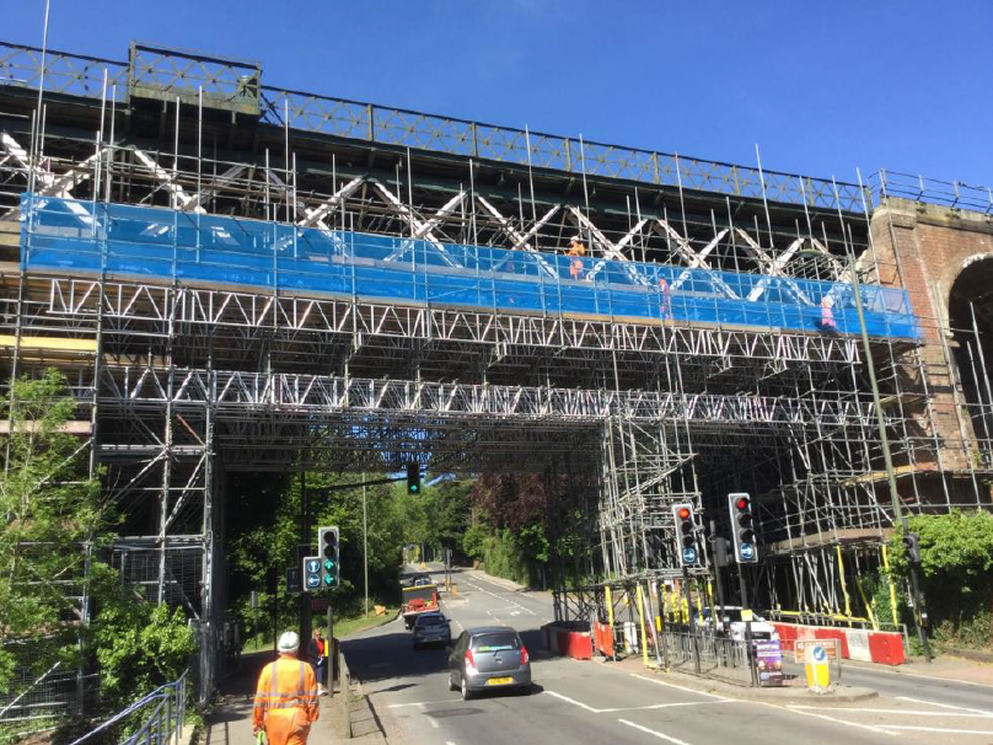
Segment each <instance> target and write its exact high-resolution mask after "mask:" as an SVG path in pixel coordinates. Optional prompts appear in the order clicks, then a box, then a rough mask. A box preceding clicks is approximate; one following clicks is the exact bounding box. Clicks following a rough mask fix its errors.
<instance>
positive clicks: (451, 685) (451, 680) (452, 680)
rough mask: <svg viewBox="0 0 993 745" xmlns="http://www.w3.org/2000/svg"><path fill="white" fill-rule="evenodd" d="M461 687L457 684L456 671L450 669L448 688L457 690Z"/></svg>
mask: <svg viewBox="0 0 993 745" xmlns="http://www.w3.org/2000/svg"><path fill="white" fill-rule="evenodd" d="M458 689H459V687H458V686H457V685H455V672H454V671H452V670H449V671H448V690H450V691H457V690H458Z"/></svg>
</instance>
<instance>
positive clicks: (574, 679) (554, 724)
mask: <svg viewBox="0 0 993 745" xmlns="http://www.w3.org/2000/svg"><path fill="white" fill-rule="evenodd" d="M434 576H435V577H436V578H437V579H438V581H441V579H442V575H441V574H440V573H435V574H434ZM456 581H457V582H458V588H459V596H460V597H458V598H451V597H446V598H444V600H443V610H444V612H445V613H446V615H448V617H449V618H451V619H452V631H453V636H456V635H457V634H458V633H460V632H461V630H462V629H463V628H466V627H471V626H478V625H490V624H494V623H499V624H505V625H508V626H512V627H514V628H516V629H517V630H518V631H519V632H521V636H522V637H523V639H524V642H525V644H526V646H527V647H528V648H529V649H531V650H540V649H541V646H542V645H541V642H540V634H539V631H538V629H539V628H540V626H541V625H542V624H543V623H546V622H547V621H548V620H549V619H550V618H551V600H550V596H548V595H547V594H542V593H523V592H515V591H512V590H509V589H507V588H506V587H504V586H502V585H500V584H497V583H495V582H492V581H489V580H487V579H485V578H483V577H481V576H480V575H479V574H478V573H474V574H473V576H468V575H466V574H462V575H460V576H457V579H456ZM344 650H345V654H346V656H347V658H348V662H349V667H350V668H351V671H352V674H353V675H354V676H355V677H357V678H359V679H360V680H361V681H362V684H363V690H364V692H365V693H366V695H368V696H369V697H370V701H371V702H372V704H373V706H374V708H375V710H376V712H377V714H378V716H379V717H380V720H381V721H382V723H383V725H384V728H385V730H386V734H387V737H388V739H389V742H390V743H391V745H401V744H402V745H415V744H417V745H419V744H420V743H424V744H425V745H428V744H433V743H438V744H439V745H470V744H471V745H490V744H491V743H492V744H497V743H513V744H514V745H524V744H525V743H552V742H556V741H559V742H564V743H570V745H572V743H605V742H610V743H618V744H619V745H624V744H626V743H631V744H632V745H634V744H639V745H646V744H647V743H656V744H657V743H659V742H660V741H661V742H669V743H674V744H675V745H705V744H706V743H713V742H734V743H736V745H749V744H750V743H755V745H759V744H761V745H768V743H770V742H789V743H791V745H803V744H804V743H825V742H844V743H845V744H846V745H855V744H856V743H894V742H898V741H908V742H931V741H933V740H934V738H935V736H936V735H937V736H940V737H941V738H942V740H944V741H945V742H963V743H968V744H969V745H971V744H972V743H977V745H978V743H989V742H993V705H991V702H993V689H989V688H982V687H977V686H968V685H960V684H954V683H948V682H944V681H929V680H927V679H924V678H910V679H908V677H909V676H899V675H894V674H892V673H886V672H874V671H870V670H863V669H858V670H856V669H855V668H853V667H847V668H846V669H845V673H844V675H845V679H846V682H848V683H850V684H858V685H870V686H873V687H876V688H877V689H878V690H881V691H883V689H885V693H886V694H887V695H886V696H883V697H880V698H879V699H873V700H872V701H870V702H863V703H861V704H853V705H847V706H841V705H839V706H837V707H824V706H820V705H816V706H811V707H804V706H784V705H780V704H773V703H766V702H756V701H746V700H739V699H734V698H729V697H726V696H721V695H714V694H712V693H704V692H701V691H698V690H694V689H691V688H688V687H685V686H683V685H680V684H679V683H678V682H676V681H674V680H672V679H668V680H667V679H666V678H665V677H664V676H662V677H657V676H652V675H645V674H641V672H633V671H631V670H625V669H622V668H619V667H618V666H616V665H610V664H598V663H591V662H579V661H575V660H568V659H561V658H551V659H546V658H539V659H534V658H532V670H533V676H534V680H535V683H536V686H535V690H534V691H533V692H532V693H530V694H528V695H513V694H512V693H511V692H496V693H493V694H491V695H488V696H483V697H479V698H475V699H472V700H471V701H468V702H463V701H462V700H461V698H459V696H458V694H457V693H455V692H452V691H449V689H448V673H447V657H448V651H447V650H445V649H429V650H423V651H419V652H414V651H413V649H412V648H411V642H410V634H409V632H407V631H406V630H405V629H404V627H403V622H402V621H401V620H397V621H393V622H391V623H389V624H386V625H384V626H381V627H379V628H376V629H372V630H370V631H367V632H364V633H362V634H359V635H356V636H355V637H352V638H350V639H349V640H347V641H345V642H344ZM960 689H961V690H960ZM890 694H892V695H890ZM973 709H974V710H975V711H973Z"/></svg>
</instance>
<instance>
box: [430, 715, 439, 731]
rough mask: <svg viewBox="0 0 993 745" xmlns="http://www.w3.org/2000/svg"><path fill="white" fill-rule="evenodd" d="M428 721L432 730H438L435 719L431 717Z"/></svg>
mask: <svg viewBox="0 0 993 745" xmlns="http://www.w3.org/2000/svg"><path fill="white" fill-rule="evenodd" d="M428 721H429V722H431V727H432V728H434V729H438V723H437V722H436V721H434V717H431V716H429V717H428Z"/></svg>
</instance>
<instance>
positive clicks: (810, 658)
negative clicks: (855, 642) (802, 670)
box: [793, 639, 840, 665]
mask: <svg viewBox="0 0 993 745" xmlns="http://www.w3.org/2000/svg"><path fill="white" fill-rule="evenodd" d="M839 646H840V645H839V642H838V640H837V639H797V640H796V645H795V646H794V647H793V660H794V661H795V662H796V663H797V664H804V663H806V664H808V665H815V664H823V663H825V662H834V661H835V660H837V659H838V657H839V654H838V652H839V651H840V650H839V649H838V647H839Z"/></svg>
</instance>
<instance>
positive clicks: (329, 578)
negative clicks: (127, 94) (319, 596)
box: [324, 574, 334, 585]
mask: <svg viewBox="0 0 993 745" xmlns="http://www.w3.org/2000/svg"><path fill="white" fill-rule="evenodd" d="M324 584H326V585H331V584H334V577H332V576H331V575H330V574H325V575H324Z"/></svg>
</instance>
